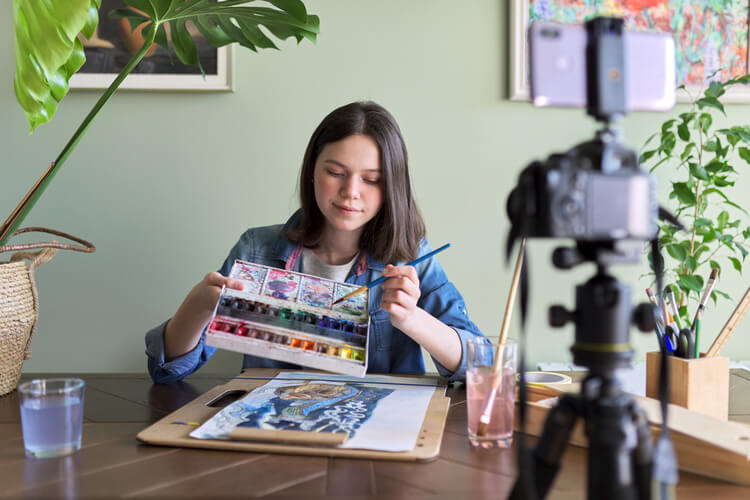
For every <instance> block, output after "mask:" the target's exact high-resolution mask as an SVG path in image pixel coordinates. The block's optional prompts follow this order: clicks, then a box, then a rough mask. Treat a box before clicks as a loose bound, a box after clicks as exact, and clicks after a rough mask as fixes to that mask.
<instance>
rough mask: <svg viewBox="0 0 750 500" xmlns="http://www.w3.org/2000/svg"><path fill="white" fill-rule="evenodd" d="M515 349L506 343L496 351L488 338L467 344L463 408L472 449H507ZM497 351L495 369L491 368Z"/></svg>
mask: <svg viewBox="0 0 750 500" xmlns="http://www.w3.org/2000/svg"><path fill="white" fill-rule="evenodd" d="M516 346H517V345H516V344H515V343H513V342H507V341H506V342H505V344H502V345H501V346H500V350H499V351H497V347H498V345H497V344H496V343H494V342H490V340H489V339H487V338H481V337H478V338H473V339H471V340H470V341H469V342H468V349H467V365H466V408H467V412H468V414H467V423H468V429H469V441H470V442H471V444H472V445H473V446H477V447H481V448H496V447H497V448H508V447H510V445H511V443H512V441H513V405H514V402H515V389H516ZM496 351H497V352H498V353H499V354H498V358H499V364H498V365H495V364H494V360H495V352H496ZM493 369H494V370H495V371H493Z"/></svg>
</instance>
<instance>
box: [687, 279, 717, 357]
mask: <svg viewBox="0 0 750 500" xmlns="http://www.w3.org/2000/svg"><path fill="white" fill-rule="evenodd" d="M718 275H719V270H718V269H717V268H715V267H714V268H713V269H711V275H710V276H709V277H708V283H706V289H705V290H703V296H702V297H701V301H700V302H699V303H698V309H697V310H696V311H695V319H694V320H693V322H695V321H696V320H697V319H698V314H701V315H702V314H703V310H704V309H706V303H707V302H708V298H709V297H710V296H711V291H712V290H713V289H714V285H715V284H716V277H717V276H718ZM696 343H697V342H696Z"/></svg>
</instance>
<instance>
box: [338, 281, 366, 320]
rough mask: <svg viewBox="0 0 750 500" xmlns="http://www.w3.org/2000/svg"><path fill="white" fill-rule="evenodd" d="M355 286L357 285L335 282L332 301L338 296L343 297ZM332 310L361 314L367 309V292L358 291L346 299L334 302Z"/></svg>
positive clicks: (355, 314) (354, 288)
mask: <svg viewBox="0 0 750 500" xmlns="http://www.w3.org/2000/svg"><path fill="white" fill-rule="evenodd" d="M357 288H359V287H358V286H356V285H351V286H347V285H344V284H342V283H336V290H335V292H334V302H335V301H336V300H338V299H339V297H343V296H344V295H346V294H348V293H351V292H353V291H354V290H356V289H357ZM333 310H334V311H336V312H340V313H344V314H351V315H353V316H362V315H363V314H364V313H365V311H367V294H366V293H359V294H357V295H354V296H353V297H349V298H348V299H346V300H343V301H341V302H339V303H338V304H335V305H334V306H333Z"/></svg>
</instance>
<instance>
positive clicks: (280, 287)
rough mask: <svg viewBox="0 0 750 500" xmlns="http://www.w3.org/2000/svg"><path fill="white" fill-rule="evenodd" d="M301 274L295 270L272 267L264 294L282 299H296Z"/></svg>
mask: <svg viewBox="0 0 750 500" xmlns="http://www.w3.org/2000/svg"><path fill="white" fill-rule="evenodd" d="M299 282H300V275H299V274H297V273H293V272H288V271H282V270H280V269H271V270H270V271H269V272H268V278H267V279H266V286H265V288H264V290H263V295H266V296H268V297H273V298H276V299H282V300H295V298H296V297H297V290H298V288H299Z"/></svg>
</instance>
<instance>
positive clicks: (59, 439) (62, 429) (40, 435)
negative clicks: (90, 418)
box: [18, 378, 84, 458]
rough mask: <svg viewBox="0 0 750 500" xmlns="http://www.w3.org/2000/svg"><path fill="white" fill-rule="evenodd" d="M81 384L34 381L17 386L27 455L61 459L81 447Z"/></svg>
mask: <svg viewBox="0 0 750 500" xmlns="http://www.w3.org/2000/svg"><path fill="white" fill-rule="evenodd" d="M83 392H84V382H83V380H81V379H79V378H51V379H34V380H31V381H28V382H24V383H22V384H21V385H19V386H18V394H19V396H20V398H19V400H20V407H21V427H22V428H23V444H24V447H25V448H26V456H28V457H33V458H48V457H60V456H63V455H69V454H71V453H74V452H75V451H76V450H78V449H79V448H80V447H81V427H82V424H83Z"/></svg>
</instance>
